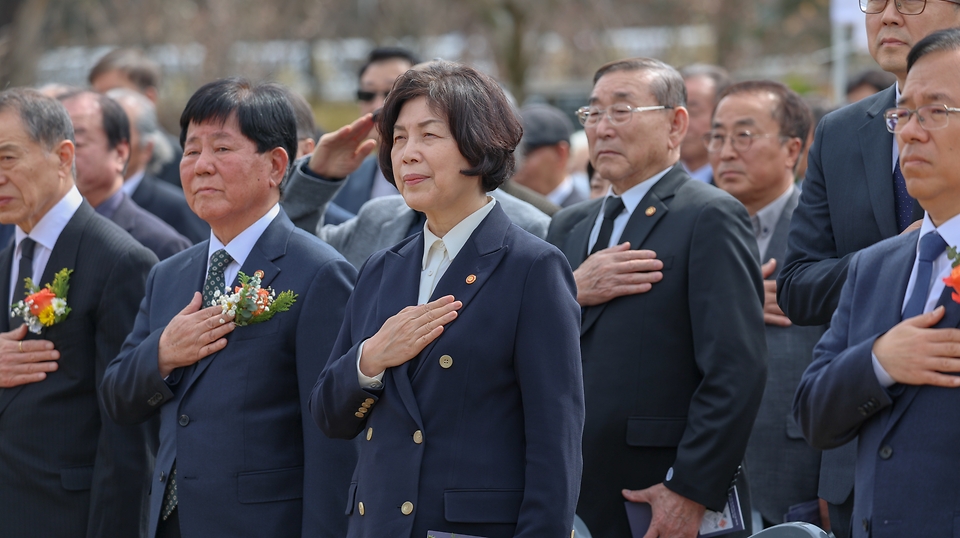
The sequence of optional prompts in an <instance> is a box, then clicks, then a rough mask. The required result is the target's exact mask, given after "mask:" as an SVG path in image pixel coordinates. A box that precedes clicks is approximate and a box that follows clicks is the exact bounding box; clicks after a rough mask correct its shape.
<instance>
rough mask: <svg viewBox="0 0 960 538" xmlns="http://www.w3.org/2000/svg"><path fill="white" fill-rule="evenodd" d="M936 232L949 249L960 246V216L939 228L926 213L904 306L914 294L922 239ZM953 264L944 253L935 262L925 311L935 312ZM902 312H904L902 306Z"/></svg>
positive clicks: (921, 226)
mask: <svg viewBox="0 0 960 538" xmlns="http://www.w3.org/2000/svg"><path fill="white" fill-rule="evenodd" d="M932 231H936V232H937V233H939V234H940V237H942V238H943V240H944V241H945V242H946V243H947V246H948V247H955V246H960V215H957V216H955V217H953V218H952V219H950V220H948V221H947V222H944V223H943V224H941V225H940V226H939V227H937V226H934V225H933V221H932V220H930V215H928V214H926V213H924V215H923V224H921V225H920V235H919V236H918V238H917V246H916V258H915V259H914V261H913V269H911V271H910V280H909V282H908V284H907V289H906V293H905V294H904V296H903V306H906V304H907V301H908V300H909V299H910V296H911V295H912V294H913V288H914V286H915V284H916V280H917V265H918V264H919V262H920V260H919V257H920V239H919V238H920V237H923V236H924V235H926V234H928V233H930V232H932ZM952 265H953V263H952V262H951V261H950V259H949V258H947V253H946V251H944V252H943V253H942V254H940V256H938V257H937V259H936V260H934V262H933V272H932V274H933V278H931V279H930V280H931V287H930V290H929V291H928V293H927V303H926V305H925V306H924V309H923V311H924V312H929V311H931V310H933V308H934V307H935V306H936V304H937V301H938V300H939V299H940V294H941V293H943V288H944V283H943V279H944V278H945V277H947V276H948V275H949V274H950V270H951V269H952V267H951V266H952ZM900 311H901V312H902V311H903V307H902V306H901V308H900Z"/></svg>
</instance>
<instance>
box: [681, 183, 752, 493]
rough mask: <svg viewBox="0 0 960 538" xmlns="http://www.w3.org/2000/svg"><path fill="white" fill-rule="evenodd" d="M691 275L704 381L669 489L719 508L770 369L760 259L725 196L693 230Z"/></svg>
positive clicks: (740, 214) (741, 215)
mask: <svg viewBox="0 0 960 538" xmlns="http://www.w3.org/2000/svg"><path fill="white" fill-rule="evenodd" d="M687 270H688V272H689V275H688V280H689V285H688V286H689V289H688V301H689V310H690V322H691V326H692V329H693V335H694V342H693V347H694V350H695V360H696V363H697V367H698V368H699V370H700V371H701V372H702V374H703V381H702V382H701V383H700V385H699V386H698V387H697V389H696V391H695V392H694V393H693V397H692V398H691V401H690V408H689V411H688V415H687V427H686V430H685V431H684V434H683V437H682V439H681V441H680V444H679V446H678V447H677V457H676V460H675V462H674V465H673V473H672V474H671V473H668V479H667V480H665V482H664V484H665V485H666V486H667V487H668V488H669V489H671V490H673V491H674V492H676V493H678V494H680V495H682V496H684V497H686V498H688V499H692V500H694V501H696V502H698V503H700V504H703V505H705V506H706V507H707V508H710V509H711V510H722V509H723V506H724V505H725V504H726V498H727V490H728V489H729V487H730V485H731V483H732V481H733V479H734V477H735V476H736V473H737V468H738V467H739V465H740V463H741V462H742V461H743V456H744V453H745V451H746V447H747V439H748V438H749V436H750V431H751V429H752V427H753V421H754V419H755V418H756V415H757V410H758V409H759V407H760V400H761V397H762V396H763V389H764V385H765V383H766V372H767V364H766V357H767V343H766V337H765V334H766V333H765V331H764V324H763V282H762V279H761V273H760V264H759V255H758V253H757V243H756V239H755V238H754V236H753V233H752V230H751V228H750V225H749V218H748V216H747V213H746V210H745V209H744V208H743V206H742V205H740V203H739V202H737V201H736V200H734V199H733V198H727V197H724V198H718V199H716V200H714V201H713V202H711V203H709V204H707V205H706V206H705V207H704V209H703V210H702V211H701V213H700V215H699V217H698V220H697V222H696V223H695V225H694V229H693V234H692V240H691V244H690V261H689V266H688V268H687Z"/></svg>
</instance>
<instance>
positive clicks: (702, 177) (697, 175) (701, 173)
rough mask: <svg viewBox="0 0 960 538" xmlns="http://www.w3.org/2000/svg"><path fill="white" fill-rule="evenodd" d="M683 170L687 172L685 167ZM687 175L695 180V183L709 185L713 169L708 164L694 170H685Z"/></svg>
mask: <svg viewBox="0 0 960 538" xmlns="http://www.w3.org/2000/svg"><path fill="white" fill-rule="evenodd" d="M683 168H684V170H687V167H686V165H684V167H683ZM687 173H688V174H690V177H692V178H693V179H696V180H697V181H702V182H704V183H710V182H712V181H713V167H712V166H710V165H709V164H705V165H703V166H701V167H700V168H697V169H696V170H687Z"/></svg>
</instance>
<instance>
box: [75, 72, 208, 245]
mask: <svg viewBox="0 0 960 538" xmlns="http://www.w3.org/2000/svg"><path fill="white" fill-rule="evenodd" d="M59 99H60V102H62V103H63V106H64V107H65V108H66V109H67V113H69V114H70V120H71V121H73V128H74V131H75V132H76V136H77V188H78V189H80V194H82V195H83V197H84V198H86V199H87V201H88V202H90V205H92V206H93V208H94V209H95V210H96V211H97V213H99V214H100V215H103V216H104V217H106V218H108V219H110V220H111V221H113V222H114V223H115V224H116V225H117V226H120V227H121V228H123V229H124V230H125V231H126V232H127V233H129V234H130V235H132V236H133V238H134V239H136V240H137V241H139V242H140V243H141V244H142V245H143V246H145V247H147V248H149V249H150V250H152V251H153V253H154V254H156V255H157V257H158V258H160V259H161V260H164V259H166V258H169V257H170V256H172V255H174V254H176V253H177V252H180V251H181V250H183V249H185V248H187V247H189V246H190V241H189V240H188V239H187V238H186V237H184V236H182V235H180V234H179V233H177V231H176V230H174V229H173V227H172V226H170V225H169V224H167V223H165V222H163V221H162V220H160V218H159V217H157V216H155V215H153V214H152V213H150V212H148V211H146V210H145V209H143V208H142V207H140V206H138V205H137V204H136V202H134V201H133V200H132V199H130V197H129V196H128V195H127V194H126V193H125V192H123V170H124V168H126V165H127V161H128V159H129V157H130V121H129V119H128V118H127V114H126V112H124V111H123V108H121V107H120V105H119V104H118V103H117V102H116V101H114V100H113V99H110V98H109V97H107V96H105V95H101V94H98V93H93V92H87V91H82V92H75V93H66V94H64V95H61V96H60V97H59Z"/></svg>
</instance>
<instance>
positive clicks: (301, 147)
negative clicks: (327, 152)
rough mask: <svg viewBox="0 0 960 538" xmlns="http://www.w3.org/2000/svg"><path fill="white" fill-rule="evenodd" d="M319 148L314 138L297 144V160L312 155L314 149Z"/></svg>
mask: <svg viewBox="0 0 960 538" xmlns="http://www.w3.org/2000/svg"><path fill="white" fill-rule="evenodd" d="M316 147H317V142H316V141H315V140H314V139H312V138H303V139H301V140H299V141H298V142H297V158H298V159H299V158H300V157H303V156H306V155H310V154H312V153H313V149H314V148H316Z"/></svg>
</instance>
